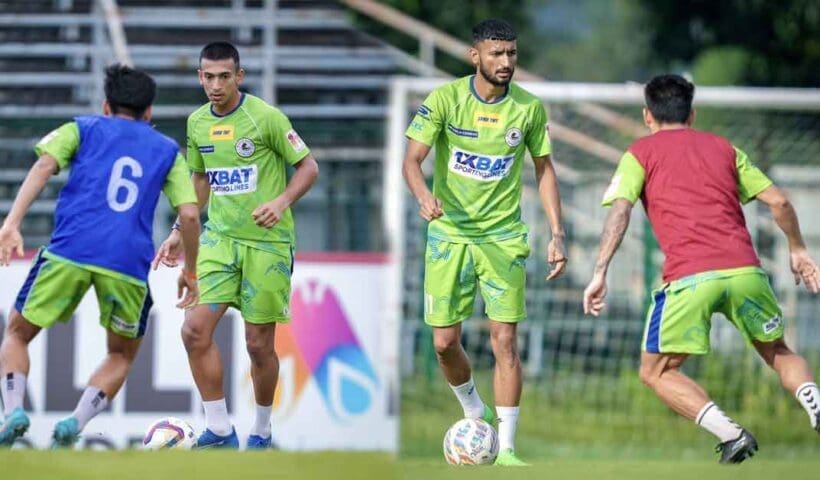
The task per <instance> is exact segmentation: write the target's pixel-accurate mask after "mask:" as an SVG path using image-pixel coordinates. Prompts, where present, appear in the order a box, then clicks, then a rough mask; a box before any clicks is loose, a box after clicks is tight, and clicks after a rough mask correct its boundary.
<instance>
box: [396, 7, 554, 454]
mask: <svg viewBox="0 0 820 480" xmlns="http://www.w3.org/2000/svg"><path fill="white" fill-rule="evenodd" d="M472 34H473V45H472V48H471V49H470V56H471V58H472V61H473V64H474V65H475V67H476V73H475V75H470V76H467V77H464V78H461V79H458V80H455V81H453V82H450V83H447V84H445V85H443V86H441V87H439V88H437V89H435V90H434V91H433V92H432V93H430V95H429V96H428V97H427V99H426V100H424V103H423V104H422V105H421V106H420V107H419V109H418V113H417V114H416V116H415V118H414V119H413V121H412V123H411V124H410V126H409V127H408V128H407V132H406V135H407V138H408V145H407V152H406V154H405V157H404V177H405V179H406V180H407V184H408V186H409V187H410V190H411V191H412V193H413V195H414V196H415V197H416V200H417V201H418V203H419V215H420V216H421V217H422V218H424V219H425V220H427V221H428V222H429V223H428V226H427V251H426V254H425V273H424V320H425V322H426V323H427V324H429V325H431V326H432V327H433V344H434V347H435V351H436V356H437V358H438V362H439V365H440V367H441V370H442V372H443V374H444V377H445V378H446V379H447V381H448V382H449V384H450V387H451V388H452V390H453V392H454V393H455V395H456V397H457V398H458V400H459V402H460V403H461V406H462V408H463V410H464V416H465V417H467V418H482V419H484V420H486V421H487V422H489V423H494V421H495V418H496V417H495V413H497V414H498V421H499V424H498V433H499V446H500V453H499V455H498V459H497V460H496V464H498V465H521V464H523V462H521V461H520V460H519V459H518V458H517V457H516V455H515V451H514V449H515V444H514V439H515V430H516V426H517V422H518V412H519V402H520V399H521V387H522V379H521V361H520V358H519V355H518V349H517V345H516V327H517V325H518V322H520V321H522V320H524V318H526V310H525V302H524V288H525V285H524V283H525V279H526V271H525V268H524V263H525V261H526V259H527V257H528V256H529V254H530V248H529V245H528V243H527V226H526V225H525V224H524V223H523V222H522V221H521V207H520V203H521V188H522V181H521V172H522V168H523V164H524V155H525V150H529V152H530V155H531V156H532V159H533V163H534V164H535V175H536V179H537V182H538V191H539V194H540V197H541V203H542V204H543V208H544V211H545V212H546V214H547V217H548V218H549V223H550V229H551V231H552V240H551V241H550V242H549V246H548V252H547V259H548V261H549V263H550V264H551V265H552V266H553V267H554V268H553V270H552V272H551V273H550V275H549V276H548V277H547V279H548V280H551V279H553V278H556V277H558V276H559V275H560V274H561V273H562V272H563V271H564V268H565V266H566V261H567V258H566V256H565V254H564V229H563V227H562V226H561V204H560V200H559V197H558V182H557V180H556V176H555V170H554V169H553V166H552V163H551V160H550V152H551V146H550V140H549V135H548V130H547V114H546V111H545V109H544V106H543V105H542V104H541V102H540V101H539V100H538V98H537V97H535V96H533V95H532V94H530V93H529V92H527V91H525V90H524V89H522V88H521V87H519V86H518V85H516V84H515V83H512V82H511V80H512V77H513V73H514V72H515V65H516V60H517V49H516V33H515V31H514V30H513V28H512V26H511V25H510V24H509V23H507V22H506V21H504V20H499V19H490V20H485V21H483V22H481V23H479V24H478V25H476V26H475V27H473V31H472ZM433 146H435V150H436V154H435V165H434V174H433V191H432V192H431V191H430V190H429V189H428V188H427V184H426V182H425V179H424V174H423V173H422V170H421V163H422V162H423V161H424V159H425V158H426V157H427V154H428V152H429V151H430V148H431V147H433ZM476 289H479V290H480V291H481V295H482V297H483V298H484V302H485V304H486V309H485V313H486V314H487V316H488V317H489V319H490V340H491V344H492V349H493V354H494V355H495V359H496V365H495V376H494V380H493V387H494V391H495V403H496V412H495V413H494V412H493V411H492V410H491V409H490V408H489V407H487V406H486V405H485V404H484V402H483V401H482V400H481V397H480V396H479V394H478V390H477V389H476V386H475V383H474V382H473V378H472V374H471V369H470V362H469V360H468V358H467V355H466V353H465V352H464V349H463V348H462V347H461V322H462V321H464V320H466V319H468V318H470V316H472V312H473V302H474V300H475V295H476Z"/></svg>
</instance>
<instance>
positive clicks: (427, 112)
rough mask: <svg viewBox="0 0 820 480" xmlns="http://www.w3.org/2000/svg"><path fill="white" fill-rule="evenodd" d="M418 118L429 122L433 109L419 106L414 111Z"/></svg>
mask: <svg viewBox="0 0 820 480" xmlns="http://www.w3.org/2000/svg"><path fill="white" fill-rule="evenodd" d="M416 113H418V114H419V115H420V116H422V117H424V118H426V119H428V120H429V117H430V114H431V113H433V109H432V108H430V107H428V106H427V105H424V104H422V105H420V106H419V109H418V110H417V111H416Z"/></svg>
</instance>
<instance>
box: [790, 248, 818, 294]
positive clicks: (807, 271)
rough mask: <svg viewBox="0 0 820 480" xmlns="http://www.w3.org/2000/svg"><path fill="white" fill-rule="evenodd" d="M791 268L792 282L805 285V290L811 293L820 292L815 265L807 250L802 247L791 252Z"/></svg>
mask: <svg viewBox="0 0 820 480" xmlns="http://www.w3.org/2000/svg"><path fill="white" fill-rule="evenodd" d="M790 256H791V258H790V260H791V269H792V273H793V274H794V284H795V285H800V282H801V281H802V282H803V285H805V286H806V290H808V291H810V292H811V293H820V277H818V274H819V272H818V271H817V265H816V264H815V263H814V260H812V258H811V256H809V252H808V251H807V250H806V249H805V248H803V249H799V250H794V251H792V252H791V255H790Z"/></svg>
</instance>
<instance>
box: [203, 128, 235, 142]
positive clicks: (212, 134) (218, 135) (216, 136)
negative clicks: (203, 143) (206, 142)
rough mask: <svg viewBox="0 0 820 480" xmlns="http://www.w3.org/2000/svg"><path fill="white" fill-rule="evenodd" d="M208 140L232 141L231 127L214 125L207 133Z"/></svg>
mask: <svg viewBox="0 0 820 480" xmlns="http://www.w3.org/2000/svg"><path fill="white" fill-rule="evenodd" d="M208 138H209V139H210V140H211V141H212V142H223V141H227V140H233V125H214V126H212V127H211V129H210V130H209V131H208Z"/></svg>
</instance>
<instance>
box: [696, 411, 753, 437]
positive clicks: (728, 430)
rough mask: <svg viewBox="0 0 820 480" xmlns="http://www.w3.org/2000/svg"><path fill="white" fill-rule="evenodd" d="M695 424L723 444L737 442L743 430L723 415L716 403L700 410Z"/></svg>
mask: <svg viewBox="0 0 820 480" xmlns="http://www.w3.org/2000/svg"><path fill="white" fill-rule="evenodd" d="M695 423H697V424H698V425H700V426H701V427H703V428H705V429H706V430H707V431H709V432H710V433H711V434H712V435H714V436H716V437H718V438H719V439H720V441H721V442H728V441H729V440H735V439H736V438H737V437H739V436H740V433H741V431H742V428H740V425H738V424H737V423H735V422H734V420H732V419H731V418H729V417H728V416H726V414H725V413H723V410H721V409H720V407H718V406H717V405H716V404H715V402H709V403H707V404H706V405H704V406H703V408H701V409H700V412H699V413H698V416H697V417H695Z"/></svg>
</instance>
